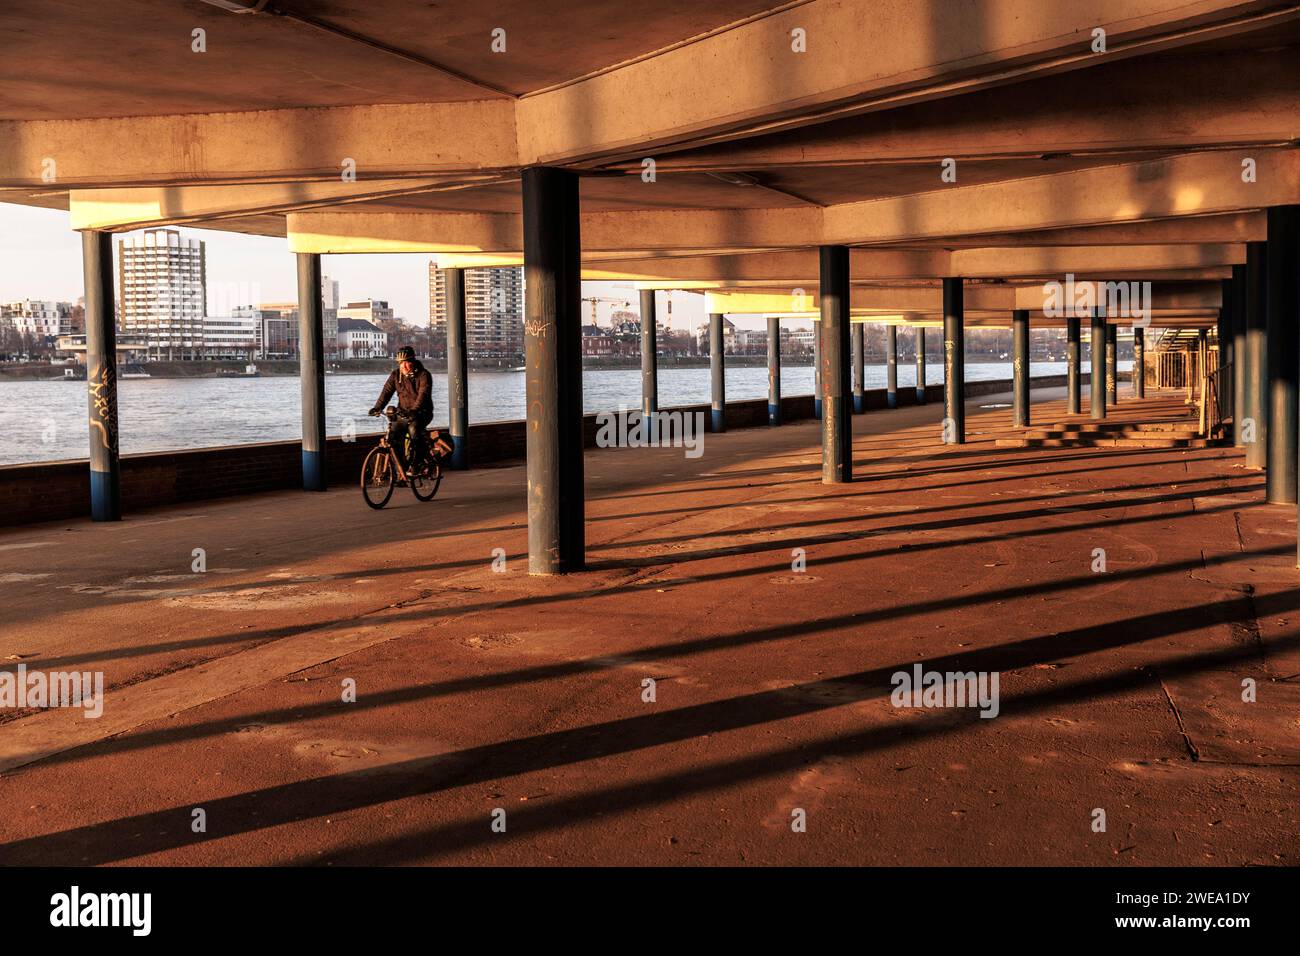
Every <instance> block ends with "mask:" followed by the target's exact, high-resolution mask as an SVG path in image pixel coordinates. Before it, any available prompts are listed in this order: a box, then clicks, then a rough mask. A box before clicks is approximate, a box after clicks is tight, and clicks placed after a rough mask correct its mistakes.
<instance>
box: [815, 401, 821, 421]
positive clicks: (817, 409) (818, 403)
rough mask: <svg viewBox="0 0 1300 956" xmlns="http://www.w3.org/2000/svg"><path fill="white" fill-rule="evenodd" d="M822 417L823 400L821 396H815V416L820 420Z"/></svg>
mask: <svg viewBox="0 0 1300 956" xmlns="http://www.w3.org/2000/svg"><path fill="white" fill-rule="evenodd" d="M821 417H822V400H821V399H820V398H814V399H813V418H816V419H818V420H819V421H820V420H821Z"/></svg>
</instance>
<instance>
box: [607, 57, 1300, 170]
mask: <svg viewBox="0 0 1300 956" xmlns="http://www.w3.org/2000/svg"><path fill="white" fill-rule="evenodd" d="M1294 58H1295V51H1294V50H1293V49H1272V50H1230V51H1227V52H1216V53H1203V54H1199V55H1187V56H1179V57H1152V58H1143V59H1139V60H1123V61H1119V62H1106V63H1102V64H1101V65H1099V66H1094V67H1092V68H1090V69H1089V70H1088V71H1087V72H1086V73H1082V74H1076V73H1068V74H1063V75H1061V76H1052V77H1043V78H1040V79H1038V80H1036V81H1035V82H1033V83H1018V84H1014V85H1011V86H1004V87H999V88H996V89H991V90H984V91H980V92H976V93H971V94H967V95H965V96H962V97H960V98H959V99H956V100H953V99H947V100H939V101H935V102H931V103H923V104H919V105H916V106H910V107H906V108H903V109H898V110H891V111H890V112H888V113H886V114H879V113H876V114H868V115H865V116H859V117H855V118H853V119H849V120H840V121H837V122H833V123H826V124H822V125H820V126H814V127H808V128H803V129H799V130H796V131H792V132H786V133H778V134H772V135H766V136H758V137H754V138H753V139H750V140H748V141H742V142H732V143H727V144H725V145H723V146H716V147H708V148H703V149H695V150H689V151H684V152H679V153H675V154H671V155H667V156H661V157H657V158H656V163H657V165H658V170H659V173H660V174H661V175H662V174H664V173H671V172H709V171H727V170H745V171H760V170H764V169H780V168H786V167H791V166H797V167H813V166H864V165H888V164H893V163H903V162H923V161H927V160H928V161H933V162H934V163H935V177H936V181H937V179H938V163H939V161H940V159H942V158H946V157H953V158H956V159H957V160H958V172H959V178H960V163H961V161H962V160H979V159H1007V158H1016V157H1021V158H1028V159H1034V158H1039V157H1041V156H1044V155H1051V156H1060V155H1062V154H1070V155H1089V154H1108V155H1121V154H1128V153H1135V152H1143V151H1146V152H1149V151H1153V150H1170V149H1172V150H1177V151H1183V150H1187V149H1191V148H1195V147H1206V146H1227V145H1239V146H1246V145H1279V144H1285V143H1289V142H1293V141H1294V140H1295V139H1296V138H1297V134H1298V133H1300V71H1297V70H1296V69H1295V66H1294V62H1293V61H1294ZM1224 77H1232V82H1231V83H1225V82H1223V78H1224ZM1081 94H1082V95H1086V97H1087V108H1086V109H1080V108H1079V105H1078V104H1079V97H1080V95H1081ZM635 165H636V164H628V168H629V170H633V169H635ZM635 171H637V172H639V169H635Z"/></svg>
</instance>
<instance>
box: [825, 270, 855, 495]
mask: <svg viewBox="0 0 1300 956" xmlns="http://www.w3.org/2000/svg"><path fill="white" fill-rule="evenodd" d="M820 251H821V283H820V285H819V287H818V288H819V294H820V296H821V373H822V376H821V377H822V390H823V396H822V483H823V484H828V485H830V484H839V483H841V482H846V481H852V480H853V421H852V418H851V417H850V416H851V413H850V411H849V363H848V357H849V356H848V351H849V249H848V246H822V247H821V250H820Z"/></svg>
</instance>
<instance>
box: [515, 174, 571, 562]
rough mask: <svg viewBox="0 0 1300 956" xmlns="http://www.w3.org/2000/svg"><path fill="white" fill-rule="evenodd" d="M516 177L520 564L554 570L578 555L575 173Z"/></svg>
mask: <svg viewBox="0 0 1300 956" xmlns="http://www.w3.org/2000/svg"><path fill="white" fill-rule="evenodd" d="M522 178H523V206H524V216H523V225H524V285H525V289H526V294H525V297H524V299H525V301H524V358H525V364H526V365H527V368H528V372H527V376H526V378H527V384H526V393H525V395H526V405H527V409H528V426H527V455H528V469H527V470H528V492H527V493H528V570H529V572H530V573H532V574H563V573H565V572H569V571H578V570H581V569H582V567H583V565H584V563H585V552H586V542H585V530H586V529H585V526H584V522H585V515H586V500H585V492H584V489H583V461H582V444H583V443H582V339H581V325H582V321H581V315H582V301H581V299H582V282H581V276H582V273H581V246H580V239H579V231H578V230H579V217H578V177H577V175H576V174H575V173H574V172H572V171H571V170H567V169H555V168H552V167H544V166H540V167H539V166H533V167H529V168H527V169H525V170H524V171H523V177H522Z"/></svg>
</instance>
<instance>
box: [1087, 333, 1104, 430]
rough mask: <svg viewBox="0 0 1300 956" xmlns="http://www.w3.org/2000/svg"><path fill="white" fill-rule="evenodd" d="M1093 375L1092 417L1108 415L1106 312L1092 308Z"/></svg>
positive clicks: (1089, 387)
mask: <svg viewBox="0 0 1300 956" xmlns="http://www.w3.org/2000/svg"><path fill="white" fill-rule="evenodd" d="M1089 361H1090V365H1091V369H1092V375H1091V381H1090V382H1089V386H1088V391H1089V395H1088V398H1089V399H1090V400H1091V402H1092V417H1093V418H1105V417H1106V312H1105V310H1104V309H1100V308H1095V309H1093V310H1092V355H1091V356H1090V358H1089Z"/></svg>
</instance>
